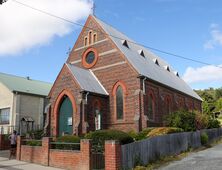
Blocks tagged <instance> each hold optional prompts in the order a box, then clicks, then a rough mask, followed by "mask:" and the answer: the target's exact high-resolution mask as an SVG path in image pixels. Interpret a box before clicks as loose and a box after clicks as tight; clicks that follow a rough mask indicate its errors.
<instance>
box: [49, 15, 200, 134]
mask: <svg viewBox="0 0 222 170" xmlns="http://www.w3.org/2000/svg"><path fill="white" fill-rule="evenodd" d="M49 98H50V104H51V114H50V125H51V127H50V129H51V135H54V136H55V135H56V136H58V135H62V134H77V135H79V134H84V133H87V132H89V131H94V130H98V129H119V130H123V131H130V130H135V131H140V130H142V129H143V128H146V127H149V126H160V125H162V122H163V116H164V115H166V114H169V113H170V112H172V111H176V110H178V109H182V108H184V109H189V110H199V111H201V103H202V99H201V98H200V97H199V96H198V95H197V94H196V93H195V92H194V91H193V90H192V89H191V88H190V87H189V86H188V85H187V84H186V83H185V82H184V81H183V80H182V79H181V78H180V76H179V74H178V72H176V71H175V70H173V68H172V67H171V66H170V65H169V64H168V63H167V62H166V61H164V60H162V59H161V58H160V57H158V56H157V55H155V54H153V53H151V52H150V51H149V50H148V49H147V48H145V47H143V46H140V45H138V44H135V43H134V41H133V40H131V39H129V38H128V37H127V36H126V35H124V34H123V33H121V32H119V31H118V30H116V29H115V28H113V27H112V26H110V25H108V24H106V23H104V22H103V21H101V20H99V19H98V18H96V17H95V16H89V17H88V19H87V21H86V23H85V26H84V28H83V29H82V31H81V33H80V35H79V37H78V39H77V41H76V43H75V45H74V47H73V49H72V51H71V53H70V55H69V57H68V59H67V61H66V62H65V64H64V65H63V67H62V69H61V71H60V73H59V74H58V76H57V79H56V80H55V82H54V85H53V87H52V89H51V91H50V93H49Z"/></svg>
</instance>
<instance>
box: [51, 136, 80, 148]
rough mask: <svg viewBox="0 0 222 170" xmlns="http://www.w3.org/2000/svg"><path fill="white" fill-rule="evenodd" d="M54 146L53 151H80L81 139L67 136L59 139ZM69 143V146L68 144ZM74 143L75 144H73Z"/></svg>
mask: <svg viewBox="0 0 222 170" xmlns="http://www.w3.org/2000/svg"><path fill="white" fill-rule="evenodd" d="M55 142H58V143H57V144H54V145H53V147H52V148H53V149H61V150H79V149H80V138H79V137H78V136H74V135H66V136H60V137H58V138H57V139H56V140H55ZM68 143H69V144H68ZM72 143H73V144H72Z"/></svg>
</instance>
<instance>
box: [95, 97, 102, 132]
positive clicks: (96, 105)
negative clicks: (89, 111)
mask: <svg viewBox="0 0 222 170" xmlns="http://www.w3.org/2000/svg"><path fill="white" fill-rule="evenodd" d="M97 108H98V109H99V111H100V116H101V102H100V100H98V99H96V100H94V101H93V117H95V115H96V113H95V111H96V109H97ZM100 123H101V124H100V128H101V129H102V117H101V122H100ZM95 126H96V125H95Z"/></svg>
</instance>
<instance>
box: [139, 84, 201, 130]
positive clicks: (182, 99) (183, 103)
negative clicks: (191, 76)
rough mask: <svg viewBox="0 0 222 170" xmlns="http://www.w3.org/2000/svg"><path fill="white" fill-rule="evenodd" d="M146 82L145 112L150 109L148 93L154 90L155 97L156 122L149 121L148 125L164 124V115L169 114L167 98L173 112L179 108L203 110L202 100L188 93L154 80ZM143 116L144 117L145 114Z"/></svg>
mask: <svg viewBox="0 0 222 170" xmlns="http://www.w3.org/2000/svg"><path fill="white" fill-rule="evenodd" d="M141 83H142V82H141ZM145 84H146V93H145V94H144V95H143V97H144V110H145V112H147V109H148V108H147V106H148V101H147V95H148V94H149V92H152V93H153V94H154V98H155V115H154V122H148V126H155V124H156V125H161V124H162V122H163V117H164V116H165V115H166V114H167V108H166V107H167V106H166V98H168V99H170V106H171V107H170V108H171V109H170V111H171V112H174V111H176V110H179V109H187V110H191V111H193V110H198V111H201V101H198V100H197V99H194V98H192V97H190V96H188V95H184V94H182V93H180V92H178V91H176V90H173V89H169V88H166V87H163V86H161V85H158V84H156V83H154V82H152V81H146V83H145ZM142 117H143V118H144V116H142Z"/></svg>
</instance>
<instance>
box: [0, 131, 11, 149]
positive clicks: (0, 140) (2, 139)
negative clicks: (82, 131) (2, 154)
mask: <svg viewBox="0 0 222 170" xmlns="http://www.w3.org/2000/svg"><path fill="white" fill-rule="evenodd" d="M9 148H10V141H9V139H8V138H7V136H6V135H2V134H0V150H7V149H9Z"/></svg>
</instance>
